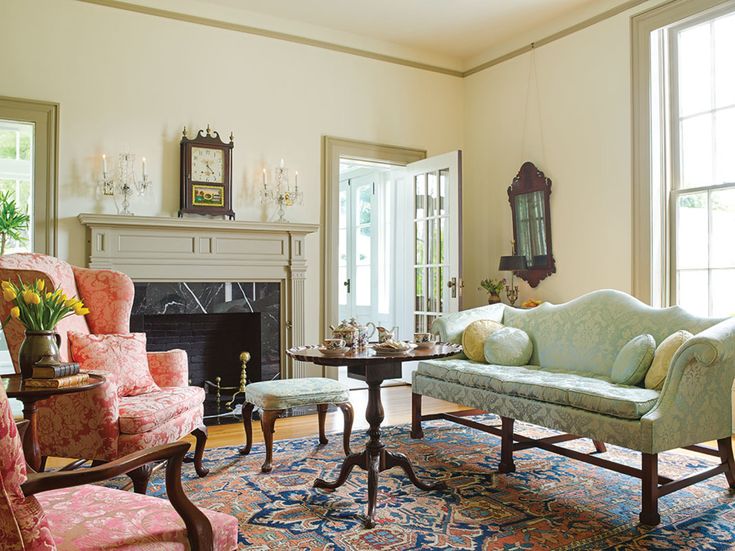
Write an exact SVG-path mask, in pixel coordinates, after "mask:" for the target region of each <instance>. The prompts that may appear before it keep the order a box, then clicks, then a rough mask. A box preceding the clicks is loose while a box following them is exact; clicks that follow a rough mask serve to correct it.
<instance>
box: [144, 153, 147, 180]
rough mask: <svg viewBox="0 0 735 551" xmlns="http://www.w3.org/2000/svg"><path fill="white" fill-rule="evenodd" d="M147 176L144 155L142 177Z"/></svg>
mask: <svg viewBox="0 0 735 551" xmlns="http://www.w3.org/2000/svg"><path fill="white" fill-rule="evenodd" d="M146 176H147V173H146V171H145V157H143V178H145V177H146Z"/></svg>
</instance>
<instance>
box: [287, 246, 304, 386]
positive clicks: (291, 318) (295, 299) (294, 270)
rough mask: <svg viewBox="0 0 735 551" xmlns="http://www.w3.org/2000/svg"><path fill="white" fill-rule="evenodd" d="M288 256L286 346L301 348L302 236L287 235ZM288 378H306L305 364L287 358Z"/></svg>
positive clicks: (302, 341) (302, 321) (302, 334)
mask: <svg viewBox="0 0 735 551" xmlns="http://www.w3.org/2000/svg"><path fill="white" fill-rule="evenodd" d="M289 236H290V252H291V253H290V256H289V266H288V289H287V293H288V297H289V300H288V302H287V304H288V305H289V308H288V319H287V320H286V328H287V330H288V332H289V333H290V334H289V337H290V338H289V339H288V346H289V347H293V346H302V345H305V344H306V304H305V303H306V294H305V282H306V256H305V252H304V235H303V234H295V233H289ZM287 361H288V378H299V377H306V376H307V375H308V373H307V366H308V365H309V364H308V363H306V362H298V361H294V360H292V359H291V358H288V360H287Z"/></svg>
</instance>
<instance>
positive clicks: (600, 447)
mask: <svg viewBox="0 0 735 551" xmlns="http://www.w3.org/2000/svg"><path fill="white" fill-rule="evenodd" d="M592 443H593V444H594V445H595V451H596V452H597V453H605V452H606V451H607V446H606V445H605V442H603V441H602V440H593V441H592Z"/></svg>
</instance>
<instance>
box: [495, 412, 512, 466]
mask: <svg viewBox="0 0 735 551" xmlns="http://www.w3.org/2000/svg"><path fill="white" fill-rule="evenodd" d="M500 423H501V433H502V436H501V439H500V465H498V472H501V473H514V472H515V471H516V466H515V463H513V423H515V420H514V419H511V418H510V417H501V418H500Z"/></svg>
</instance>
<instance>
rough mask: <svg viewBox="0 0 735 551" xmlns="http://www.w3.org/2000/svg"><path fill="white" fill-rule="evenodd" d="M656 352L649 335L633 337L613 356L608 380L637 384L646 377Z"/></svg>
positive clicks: (624, 383) (654, 342)
mask: <svg viewBox="0 0 735 551" xmlns="http://www.w3.org/2000/svg"><path fill="white" fill-rule="evenodd" d="M655 352H656V341H655V340H654V339H653V337H652V336H651V335H638V336H637V337H633V338H632V339H630V340H629V341H628V342H627V343H625V346H623V348H621V349H620V352H618V355H617V356H616V357H615V362H614V363H613V366H612V370H611V371H610V381H612V382H613V383H618V384H621V385H631V386H632V385H637V384H640V383H641V382H642V381H643V379H644V378H645V377H646V372H647V371H648V368H649V367H651V362H652V361H653V355H654V353H655Z"/></svg>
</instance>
